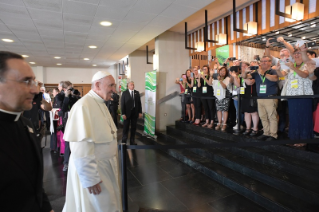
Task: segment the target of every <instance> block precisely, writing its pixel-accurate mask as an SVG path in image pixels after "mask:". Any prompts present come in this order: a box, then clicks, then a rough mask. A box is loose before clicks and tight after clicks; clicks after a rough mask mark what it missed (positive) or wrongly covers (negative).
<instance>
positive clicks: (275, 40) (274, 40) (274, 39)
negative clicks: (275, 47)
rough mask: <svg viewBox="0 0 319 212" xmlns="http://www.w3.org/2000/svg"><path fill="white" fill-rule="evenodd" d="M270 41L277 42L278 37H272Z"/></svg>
mask: <svg viewBox="0 0 319 212" xmlns="http://www.w3.org/2000/svg"><path fill="white" fill-rule="evenodd" d="M269 42H270V43H276V42H277V39H276V38H272V39H270V40H269Z"/></svg>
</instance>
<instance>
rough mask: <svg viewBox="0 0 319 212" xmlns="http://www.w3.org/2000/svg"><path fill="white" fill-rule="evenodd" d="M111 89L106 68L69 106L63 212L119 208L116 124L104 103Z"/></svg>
mask: <svg viewBox="0 0 319 212" xmlns="http://www.w3.org/2000/svg"><path fill="white" fill-rule="evenodd" d="M114 91H115V81H114V78H113V77H112V76H111V75H110V74H109V73H108V72H106V71H99V72H97V73H96V74H95V75H94V76H93V78H92V90H90V92H89V93H88V94H87V95H85V96H84V97H83V98H81V99H80V100H79V101H77V103H75V105H74V106H73V107H72V109H71V112H70V114H69V118H68V122H67V125H66V128H65V133H64V140H66V141H69V142H70V149H71V152H72V153H71V156H70V161H69V170H68V178H67V188H66V200H65V205H64V208H63V212H102V211H103V212H121V211H122V206H121V196H120V189H119V181H118V179H119V178H118V175H119V168H118V158H117V139H116V137H117V134H116V131H117V128H116V126H115V125H114V122H113V119H112V117H111V115H110V113H109V111H108V109H107V107H106V105H105V103H104V101H107V100H109V99H110V98H111V94H112V92H114Z"/></svg>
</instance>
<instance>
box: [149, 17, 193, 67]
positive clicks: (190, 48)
mask: <svg viewBox="0 0 319 212" xmlns="http://www.w3.org/2000/svg"><path fill="white" fill-rule="evenodd" d="M184 35H185V49H189V50H196V48H193V47H188V46H187V42H188V39H187V22H185V34H184ZM147 48H148V47H147ZM147 54H148V53H147ZM147 62H148V59H147V61H146V63H147ZM147 64H148V63H147Z"/></svg>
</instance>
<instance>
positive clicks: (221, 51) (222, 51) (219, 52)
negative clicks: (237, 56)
mask: <svg viewBox="0 0 319 212" xmlns="http://www.w3.org/2000/svg"><path fill="white" fill-rule="evenodd" d="M216 57H217V58H218V62H219V64H220V65H222V64H223V63H224V62H225V60H226V59H227V58H229V46H228V45H226V46H222V47H219V48H217V49H216Z"/></svg>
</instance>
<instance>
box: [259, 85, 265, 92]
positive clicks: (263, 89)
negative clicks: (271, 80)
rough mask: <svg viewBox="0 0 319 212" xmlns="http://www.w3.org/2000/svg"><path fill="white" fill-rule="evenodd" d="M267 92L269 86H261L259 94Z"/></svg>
mask: <svg viewBox="0 0 319 212" xmlns="http://www.w3.org/2000/svg"><path fill="white" fill-rule="evenodd" d="M266 92H267V85H260V89H259V93H266Z"/></svg>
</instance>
